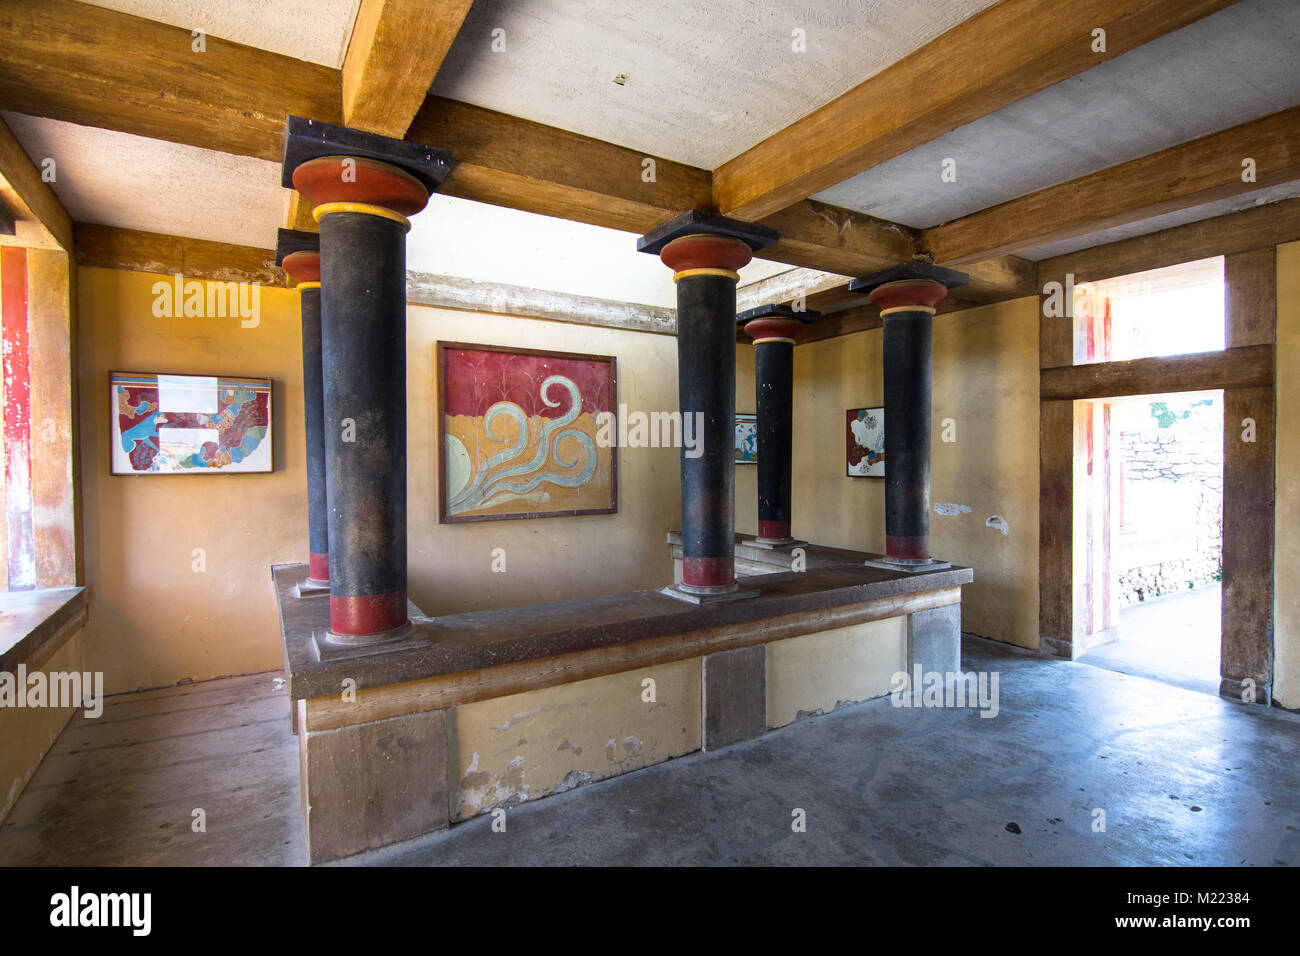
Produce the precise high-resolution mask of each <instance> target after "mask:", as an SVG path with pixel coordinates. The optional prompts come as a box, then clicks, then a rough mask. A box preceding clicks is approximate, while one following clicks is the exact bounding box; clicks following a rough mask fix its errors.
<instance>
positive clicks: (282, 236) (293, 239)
mask: <svg viewBox="0 0 1300 956" xmlns="http://www.w3.org/2000/svg"><path fill="white" fill-rule="evenodd" d="M295 252H320V233H319V232H300V231H299V230H297V229H277V230H276V232H275V264H276V265H277V266H278V265H283V264H284V257H285V256H291V255H293V254H294V253H295Z"/></svg>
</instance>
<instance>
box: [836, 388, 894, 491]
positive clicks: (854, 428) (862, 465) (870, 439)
mask: <svg viewBox="0 0 1300 956" xmlns="http://www.w3.org/2000/svg"><path fill="white" fill-rule="evenodd" d="M844 442H845V444H844V469H845V474H846V475H847V476H848V477H849V478H884V477H885V409H884V407H883V406H880V405H876V406H874V407H870V408H850V409H848V410H847V411H846V412H845V429H844Z"/></svg>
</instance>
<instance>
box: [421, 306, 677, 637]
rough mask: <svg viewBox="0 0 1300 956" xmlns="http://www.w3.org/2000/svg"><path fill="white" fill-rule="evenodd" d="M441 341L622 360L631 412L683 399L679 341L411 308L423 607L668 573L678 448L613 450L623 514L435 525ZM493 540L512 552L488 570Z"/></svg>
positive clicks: (559, 594)
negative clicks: (437, 381)
mask: <svg viewBox="0 0 1300 956" xmlns="http://www.w3.org/2000/svg"><path fill="white" fill-rule="evenodd" d="M439 340H443V341H453V342H472V343H476V344H486V345H515V346H521V347H527V348H535V349H547V350H550V351H560V352H585V353H589V354H595V355H614V356H617V358H618V401H619V402H620V403H622V404H625V405H627V406H628V409H629V411H642V412H651V411H672V410H674V409H676V408H677V340H676V339H674V338H672V337H671V336H666V335H650V334H647V333H644V332H624V331H620V330H617V329H605V328H589V327H586V326H580V325H569V324H566V323H560V322H542V321H538V320H530V319H516V318H510V317H507V316H497V315H484V314H480V313H468V312H453V311H448V310H445V309H433V308H427V307H422V306H412V307H410V308H409V309H408V310H407V336H406V341H407V382H406V394H407V396H408V410H407V422H408V425H407V459H408V468H409V471H408V474H409V476H410V478H409V483H408V500H407V508H408V521H409V529H410V530H409V534H410V538H409V547H408V552H409V561H410V567H409V577H410V593H411V599H412V600H414V601H415V603H416V604H417V605H419V606H420V608H421V610H423V611H424V612H425V613H427V614H447V613H455V612H460V611H475V610H483V609H487V608H503V607H518V606H521V605H525V604H537V603H541V602H545V601H559V600H569V599H575V598H583V597H591V596H595V595H598V594H609V593H617V592H619V591H629V590H636V589H639V588H653V587H663V586H664V585H667V584H670V583H672V575H673V567H672V560H671V558H670V556H669V551H668V544H667V534H668V532H669V531H670V530H673V529H674V528H677V527H678V526H679V524H680V522H681V484H680V477H679V466H678V455H679V454H680V452H679V450H678V449H676V448H620V449H619V450H618V455H619V457H618V485H619V488H618V513H617V514H610V515H582V516H579V517H569V518H532V519H527V520H509V521H476V522H468V523H463V524H446V525H441V524H439V523H438V497H437V496H438V494H439V490H438V487H437V484H438V482H437V476H438V461H437V444H438V430H437V421H438V419H437V416H438V414H439V413H438V410H437V398H436V391H435V387H434V378H435V370H436V368H437V349H436V343H437V342H438V341H439ZM494 548H501V549H503V550H504V551H505V567H506V570H505V571H504V572H503V573H497V572H493V571H492V552H493V549H494Z"/></svg>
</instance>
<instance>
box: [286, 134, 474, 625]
mask: <svg viewBox="0 0 1300 956" xmlns="http://www.w3.org/2000/svg"><path fill="white" fill-rule="evenodd" d="M448 168H449V166H448V162H447V154H446V153H445V152H443V151H441V150H433V149H430V148H428V147H425V146H421V145H419V144H417V143H408V142H404V141H402V140H394V139H389V138H388V137H383V136H376V135H374V134H371V133H363V132H360V131H358V130H350V129H346V128H343V127H338V126H329V125H327V124H322V123H314V122H312V121H310V120H304V119H301V118H299V117H290V118H289V126H288V130H287V133H286V137H285V158H284V167H283V176H284V179H285V180H286V182H285V185H292V186H293V187H294V188H296V189H297V190H298V192H299V193H300V194H301V195H302V196H303V198H304V199H306V200H307V201H308V202H310V203H311V204H312V206H313V215H314V216H315V218H316V221H317V222H318V223H320V270H321V282H322V290H321V306H320V327H321V368H322V375H323V385H322V388H323V393H324V402H323V421H324V426H323V433H324V462H325V473H326V481H325V494H326V505H327V510H328V516H327V524H328V529H329V530H328V537H329V569H330V634H329V639H330V640H331V641H333V642H335V643H341V644H366V643H372V642H374V641H378V640H385V639H389V638H393V637H397V636H400V635H401V634H403V633H405V632H406V631H407V630H408V629H409V625H408V621H407V613H406V608H407V597H406V594H407V582H406V233H407V231H408V230H409V229H410V222H409V221H408V220H407V218H406V217H407V216H410V215H413V214H415V213H417V212H419V211H420V210H422V209H423V208H424V207H425V205H426V204H427V203H428V200H429V194H430V193H431V192H432V191H433V190H434V189H436V188H437V186H438V184H439V183H441V181H442V179H443V177H444V176H446V174H447V171H448Z"/></svg>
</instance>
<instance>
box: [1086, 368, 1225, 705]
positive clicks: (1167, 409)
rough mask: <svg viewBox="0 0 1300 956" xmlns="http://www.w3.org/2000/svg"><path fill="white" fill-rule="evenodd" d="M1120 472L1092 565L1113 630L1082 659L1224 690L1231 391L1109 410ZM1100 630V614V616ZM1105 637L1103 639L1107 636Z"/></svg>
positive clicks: (1123, 403) (1134, 399)
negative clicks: (1226, 450)
mask: <svg viewBox="0 0 1300 956" xmlns="http://www.w3.org/2000/svg"><path fill="white" fill-rule="evenodd" d="M1098 404H1103V405H1104V406H1105V408H1106V413H1107V415H1108V417H1109V419H1110V421H1111V427H1112V429H1113V435H1112V436H1111V438H1112V441H1113V444H1112V446H1111V447H1112V449H1113V457H1112V459H1111V461H1110V462H1109V467H1110V468H1111V469H1112V470H1113V471H1114V472H1116V474H1114V475H1113V476H1110V479H1111V480H1110V481H1109V482H1108V484H1109V485H1110V486H1111V487H1113V488H1114V493H1115V495H1116V501H1115V502H1114V504H1113V507H1112V512H1113V514H1112V516H1111V517H1112V520H1113V527H1112V528H1110V529H1108V530H1109V531H1110V532H1111V533H1110V534H1107V535H1100V536H1099V535H1094V536H1092V538H1091V547H1092V548H1093V549H1094V551H1099V550H1101V549H1103V548H1105V549H1108V553H1105V554H1094V555H1092V556H1090V560H1089V562H1088V564H1089V566H1092V567H1096V568H1098V569H1101V572H1102V573H1104V574H1106V575H1107V577H1106V580H1105V582H1104V586H1105V588H1106V589H1107V590H1109V591H1110V592H1112V593H1113V607H1112V608H1110V609H1109V610H1110V613H1111V615H1112V618H1111V620H1110V621H1107V622H1105V623H1107V624H1112V623H1113V626H1110V627H1108V628H1106V629H1105V630H1101V629H1096V628H1094V629H1092V633H1093V640H1092V641H1090V642H1089V645H1088V650H1087V652H1086V653H1085V654H1084V655H1083V656H1082V657H1080V658H1079V660H1080V661H1081V662H1083V663H1085V664H1094V665H1096V666H1098V667H1104V668H1107V669H1109V670H1117V671H1121V672H1123V673H1126V674H1133V675H1136V676H1140V677H1147V678H1151V679H1154V680H1161V681H1164V682H1166V683H1169V684H1174V685H1176V686H1179V687H1185V688H1187V689H1189V690H1197V691H1202V692H1204V693H1209V694H1217V693H1218V692H1219V681H1220V677H1219V671H1220V666H1219V665H1220V660H1219V651H1220V642H1221V633H1220V616H1221V585H1222V579H1223V393H1222V392H1221V391H1210V392H1181V393H1175V394H1170V395H1142V396H1126V397H1124V398H1119V399H1111V400H1107V401H1105V402H1103V403H1098ZM1094 622H1095V612H1094ZM1099 632H1100V633H1099Z"/></svg>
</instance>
